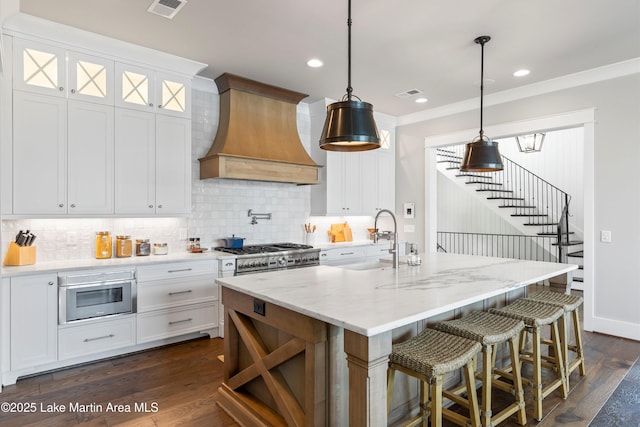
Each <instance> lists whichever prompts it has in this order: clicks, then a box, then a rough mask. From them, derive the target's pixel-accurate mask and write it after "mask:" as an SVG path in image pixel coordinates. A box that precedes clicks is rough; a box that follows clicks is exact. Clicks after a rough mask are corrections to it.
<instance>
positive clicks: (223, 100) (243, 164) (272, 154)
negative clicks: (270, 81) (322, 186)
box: [199, 73, 319, 184]
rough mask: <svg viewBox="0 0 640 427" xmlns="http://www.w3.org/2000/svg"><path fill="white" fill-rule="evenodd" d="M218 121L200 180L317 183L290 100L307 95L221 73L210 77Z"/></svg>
mask: <svg viewBox="0 0 640 427" xmlns="http://www.w3.org/2000/svg"><path fill="white" fill-rule="evenodd" d="M215 82H216V85H217V86H218V92H219V93H220V123H219V124H218V133H217V134H216V137H215V139H214V141H213V145H212V146H211V148H210V149H209V152H208V153H207V154H206V155H205V156H204V157H202V158H201V159H199V160H200V179H208V178H234V179H246V180H255V181H271V182H289V183H295V184H317V183H318V167H319V166H318V165H317V164H316V163H315V162H314V161H313V159H312V158H311V157H310V156H309V154H308V153H307V151H306V150H305V148H304V147H303V146H302V143H301V141H300V137H299V136H298V128H297V125H296V105H297V104H298V103H299V102H300V101H301V100H302V99H303V98H306V97H307V95H306V94H303V93H298V92H293V91H290V90H287V89H283V88H280V87H276V86H270V85H267V84H264V83H260V82H256V81H254V80H249V79H246V78H244V77H239V76H236V75H233V74H229V73H225V74H222V75H221V76H220V77H218V78H217V79H215Z"/></svg>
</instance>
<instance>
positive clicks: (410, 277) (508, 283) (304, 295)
mask: <svg viewBox="0 0 640 427" xmlns="http://www.w3.org/2000/svg"><path fill="white" fill-rule="evenodd" d="M577 267H578V266H577V265H570V264H558V263H550V262H537V261H521V260H514V259H505V258H489V257H480V256H469V255H456V254H446V253H430V254H422V264H421V265H420V266H409V265H406V264H401V265H400V268H399V269H397V270H395V269H393V268H391V267H390V266H384V267H379V268H375V269H368V270H354V269H353V268H357V266H343V267H330V266H318V267H307V268H300V269H294V270H286V271H282V272H268V273H260V274H251V275H246V276H236V277H228V278H220V279H217V281H218V283H220V284H221V285H223V286H226V287H228V288H230V289H233V290H236V291H240V292H242V293H245V294H247V295H250V296H253V297H256V298H259V299H261V300H264V301H266V302H270V303H273V304H276V305H279V306H281V307H285V308H288V309H291V310H293V311H296V312H299V313H302V314H305V315H308V316H310V317H313V318H315V319H319V320H322V321H324V322H327V323H330V324H333V325H336V326H339V327H342V328H345V329H347V330H351V331H354V332H356V333H359V334H362V335H366V336H373V335H377V334H380V333H382V332H386V331H390V330H392V329H395V328H397V327H400V326H404V325H407V324H410V323H413V322H416V321H418V320H421V319H426V318H428V317H431V316H435V315H437V314H441V313H444V312H446V311H449V310H452V309H455V308H459V307H463V306H465V305H468V304H471V303H474V302H477V301H482V300H484V299H486V298H490V297H493V296H497V295H501V294H504V293H505V292H508V291H510V290H513V289H517V288H520V287H523V286H527V285H529V284H531V283H536V282H539V281H542V280H545V279H549V278H551V277H555V276H558V275H561V274H563V273H568V272H570V271H572V270H575V269H577ZM222 302H223V304H224V300H223V301H222ZM267 310H268V307H267Z"/></svg>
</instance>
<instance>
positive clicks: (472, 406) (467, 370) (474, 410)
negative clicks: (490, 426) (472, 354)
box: [440, 357, 491, 427]
mask: <svg viewBox="0 0 640 427" xmlns="http://www.w3.org/2000/svg"><path fill="white" fill-rule="evenodd" d="M483 360H484V357H483ZM489 360H490V359H489ZM490 370H491V369H489V371H490ZM464 376H465V381H466V384H467V400H468V401H469V419H470V420H471V427H480V414H479V413H478V396H477V395H476V376H475V372H474V367H473V362H472V361H469V362H467V364H466V365H465V367H464ZM489 384H491V381H490V380H489ZM441 391H442V390H441ZM440 404H442V401H441V402H440ZM489 405H491V401H490V400H489ZM489 411H491V409H489ZM489 423H491V417H489Z"/></svg>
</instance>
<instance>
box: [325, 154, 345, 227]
mask: <svg viewBox="0 0 640 427" xmlns="http://www.w3.org/2000/svg"><path fill="white" fill-rule="evenodd" d="M344 156H345V153H334V152H327V166H326V169H327V194H326V197H327V215H344V203H343V198H344V197H343V196H344V191H343V186H344V185H345V182H344Z"/></svg>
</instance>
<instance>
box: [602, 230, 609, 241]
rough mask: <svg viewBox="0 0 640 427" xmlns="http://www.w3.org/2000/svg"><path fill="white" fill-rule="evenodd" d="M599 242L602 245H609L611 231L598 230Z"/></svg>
mask: <svg viewBox="0 0 640 427" xmlns="http://www.w3.org/2000/svg"><path fill="white" fill-rule="evenodd" d="M600 241H601V242H602V243H611V231H609V230H600Z"/></svg>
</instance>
